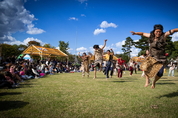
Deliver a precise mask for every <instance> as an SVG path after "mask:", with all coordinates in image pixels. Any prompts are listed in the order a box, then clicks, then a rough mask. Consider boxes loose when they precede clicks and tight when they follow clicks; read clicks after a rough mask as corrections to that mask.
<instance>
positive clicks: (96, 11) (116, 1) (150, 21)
mask: <svg viewBox="0 0 178 118" xmlns="http://www.w3.org/2000/svg"><path fill="white" fill-rule="evenodd" d="M177 7H178V0H169V1H168V0H13V1H12V0H1V1H0V43H8V44H27V42H28V41H31V40H35V41H38V42H40V43H41V45H44V44H45V43H47V44H50V45H51V46H55V47H58V45H59V41H65V42H69V48H70V49H69V52H70V53H72V54H75V53H77V52H93V49H92V47H93V45H95V44H98V45H100V46H102V45H103V43H104V39H108V41H107V45H106V48H105V50H107V49H111V48H112V49H113V50H114V52H115V53H118V54H121V53H122V50H121V48H122V45H123V44H124V41H125V40H126V38H127V37H131V38H132V39H133V40H138V39H140V36H135V35H134V36H133V35H131V33H130V31H135V32H147V33H149V32H150V31H151V30H153V26H154V25H155V24H162V25H163V26H164V31H165V32H166V31H168V30H170V29H174V28H178V10H177ZM172 37H173V38H172V40H173V41H178V33H175V34H173V35H172ZM132 51H133V52H132V56H135V55H137V53H138V51H139V50H138V49H136V48H132Z"/></svg>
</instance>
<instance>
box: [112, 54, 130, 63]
mask: <svg viewBox="0 0 178 118" xmlns="http://www.w3.org/2000/svg"><path fill="white" fill-rule="evenodd" d="M115 56H116V57H122V59H123V60H125V61H126V62H128V61H129V59H130V58H129V56H128V55H127V54H115Z"/></svg>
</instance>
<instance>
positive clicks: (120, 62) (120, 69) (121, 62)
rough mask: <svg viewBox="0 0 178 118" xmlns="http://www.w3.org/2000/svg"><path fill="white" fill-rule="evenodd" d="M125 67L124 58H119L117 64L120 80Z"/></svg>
mask: <svg viewBox="0 0 178 118" xmlns="http://www.w3.org/2000/svg"><path fill="white" fill-rule="evenodd" d="M124 66H125V60H123V59H122V57H119V58H118V60H117V63H116V68H117V71H118V78H121V77H122V74H123V70H124Z"/></svg>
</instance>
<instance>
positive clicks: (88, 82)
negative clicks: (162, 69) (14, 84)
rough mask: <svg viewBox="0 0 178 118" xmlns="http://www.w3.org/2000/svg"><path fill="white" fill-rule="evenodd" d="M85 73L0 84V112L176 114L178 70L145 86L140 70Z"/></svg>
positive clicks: (117, 116) (86, 117) (15, 117)
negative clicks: (108, 74) (9, 86)
mask: <svg viewBox="0 0 178 118" xmlns="http://www.w3.org/2000/svg"><path fill="white" fill-rule="evenodd" d="M90 74H91V75H90V76H91V77H89V78H87V77H84V78H82V77H81V73H62V74H55V75H48V76H46V77H44V78H40V79H32V80H26V81H25V82H23V83H21V84H20V87H19V88H16V89H7V88H4V89H0V118H177V117H178V72H175V76H176V77H167V73H165V75H164V76H163V77H162V79H160V80H159V81H158V82H157V84H156V88H155V89H151V88H150V87H151V86H149V87H147V88H145V87H144V83H145V79H144V78H142V77H141V71H140V72H138V74H133V76H129V72H128V71H126V72H125V74H124V75H123V78H117V76H116V75H115V76H114V77H113V78H109V79H108V80H106V79H105V76H104V75H103V74H102V73H101V72H98V73H97V75H98V78H97V79H92V78H93V72H91V73H90Z"/></svg>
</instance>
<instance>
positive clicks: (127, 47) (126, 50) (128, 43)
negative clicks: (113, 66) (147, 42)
mask: <svg viewBox="0 0 178 118" xmlns="http://www.w3.org/2000/svg"><path fill="white" fill-rule="evenodd" d="M133 44H134V43H133V39H132V38H130V37H127V38H126V41H125V45H122V47H123V48H122V50H123V52H124V54H127V55H128V56H129V57H130V53H131V52H132V51H131V48H132V46H133Z"/></svg>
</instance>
